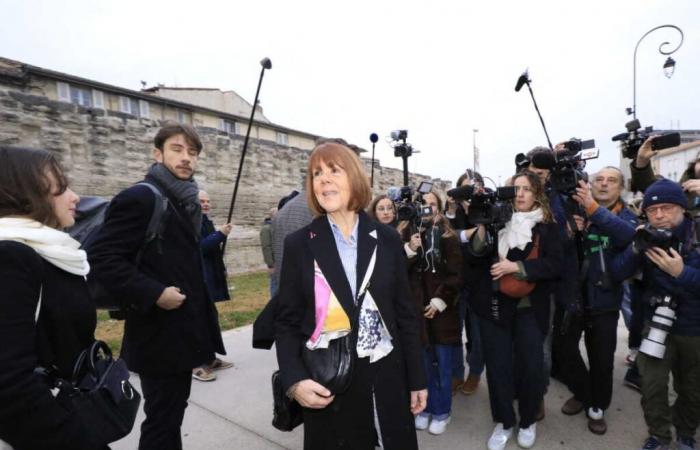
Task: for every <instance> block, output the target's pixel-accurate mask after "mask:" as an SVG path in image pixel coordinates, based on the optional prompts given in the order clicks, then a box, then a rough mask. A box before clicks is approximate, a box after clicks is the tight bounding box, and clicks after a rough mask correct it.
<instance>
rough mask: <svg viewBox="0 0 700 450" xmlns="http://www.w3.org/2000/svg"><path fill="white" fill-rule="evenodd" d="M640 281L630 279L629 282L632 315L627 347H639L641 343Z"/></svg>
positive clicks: (642, 311)
mask: <svg viewBox="0 0 700 450" xmlns="http://www.w3.org/2000/svg"><path fill="white" fill-rule="evenodd" d="M641 284H642V282H641V281H639V280H632V281H630V283H629V288H630V309H631V311H632V315H631V317H630V326H629V333H630V334H629V338H628V340H627V346H628V347H629V348H639V346H640V345H642V330H643V329H644V302H643V300H642V287H641Z"/></svg>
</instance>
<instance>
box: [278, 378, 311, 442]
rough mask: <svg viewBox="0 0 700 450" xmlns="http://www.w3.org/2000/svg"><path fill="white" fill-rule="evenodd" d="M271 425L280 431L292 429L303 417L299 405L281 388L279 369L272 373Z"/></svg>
mask: <svg viewBox="0 0 700 450" xmlns="http://www.w3.org/2000/svg"><path fill="white" fill-rule="evenodd" d="M272 398H273V401H274V404H273V409H272V426H273V427H275V428H277V429H278V430H280V431H292V430H293V429H294V428H296V427H298V426H299V425H300V424H301V423H302V422H303V421H304V418H303V417H302V414H301V405H300V404H299V403H297V402H296V400H293V399H291V398H289V397H287V393H286V392H284V389H283V388H282V380H281V379H280V371H279V370H276V371H275V372H274V373H273V374H272Z"/></svg>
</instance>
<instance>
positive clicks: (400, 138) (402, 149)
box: [390, 130, 413, 158]
mask: <svg viewBox="0 0 700 450" xmlns="http://www.w3.org/2000/svg"><path fill="white" fill-rule="evenodd" d="M390 136H391V140H392V141H394V145H393V147H394V156H395V157H397V158H408V157H410V156H411V155H413V146H412V145H411V144H409V143H407V142H406V138H408V130H394V131H392V132H391V134H390Z"/></svg>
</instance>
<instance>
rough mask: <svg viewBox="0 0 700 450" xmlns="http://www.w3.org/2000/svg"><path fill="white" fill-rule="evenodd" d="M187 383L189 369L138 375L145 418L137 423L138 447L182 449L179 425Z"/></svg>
mask: <svg viewBox="0 0 700 450" xmlns="http://www.w3.org/2000/svg"><path fill="white" fill-rule="evenodd" d="M191 386H192V373H191V372H182V373H177V374H173V375H163V376H154V377H150V376H147V375H141V389H142V390H143V398H144V406H143V409H144V411H145V413H146V420H144V421H143V423H142V424H141V439H140V440H139V450H181V449H182V437H181V436H180V427H181V426H182V419H183V418H184V417H185V408H187V399H188V398H189V397H190V387H191Z"/></svg>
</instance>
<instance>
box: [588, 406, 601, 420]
mask: <svg viewBox="0 0 700 450" xmlns="http://www.w3.org/2000/svg"><path fill="white" fill-rule="evenodd" d="M588 417H590V418H591V419H593V420H600V419H602V418H603V410H602V409H598V408H588Z"/></svg>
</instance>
